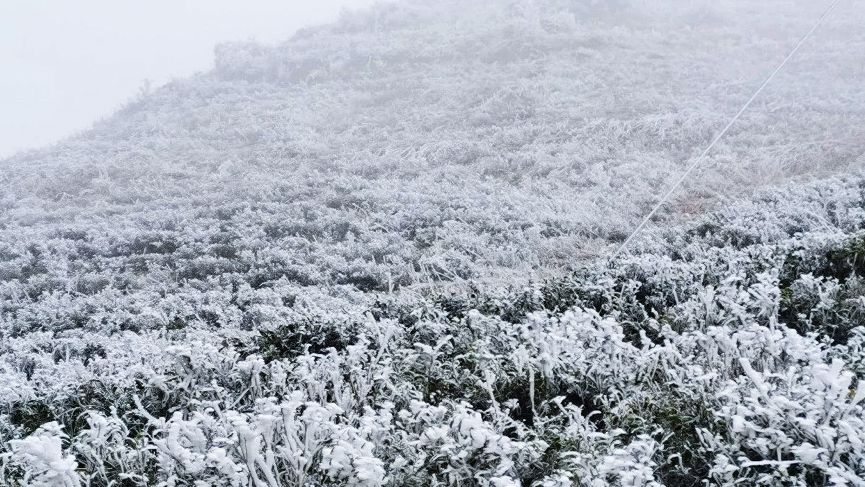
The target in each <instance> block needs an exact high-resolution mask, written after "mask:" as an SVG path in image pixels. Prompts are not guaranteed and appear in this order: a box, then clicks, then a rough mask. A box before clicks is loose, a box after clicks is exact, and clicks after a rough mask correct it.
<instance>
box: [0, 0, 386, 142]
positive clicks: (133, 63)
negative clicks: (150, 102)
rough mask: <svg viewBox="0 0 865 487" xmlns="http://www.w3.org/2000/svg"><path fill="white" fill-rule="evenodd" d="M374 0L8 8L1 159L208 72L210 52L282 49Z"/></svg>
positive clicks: (3, 15)
mask: <svg viewBox="0 0 865 487" xmlns="http://www.w3.org/2000/svg"><path fill="white" fill-rule="evenodd" d="M373 3H374V1H373V0H316V1H314V2H307V1H300V0H245V1H242V2H241V1H237V0H149V1H147V2H131V1H126V2H117V1H110V0H75V1H74V2H69V1H68V0H3V1H2V2H0V71H2V73H3V74H2V76H0V158H3V157H7V156H10V155H12V154H13V153H15V152H17V151H19V150H23V149H28V148H34V147H39V146H42V145H45V144H49V143H51V142H54V141H57V140H59V139H61V138H63V137H65V136H67V135H70V134H71V133H73V132H75V131H77V130H82V129H86V128H87V127H89V126H90V124H91V123H92V122H94V121H95V120H97V119H99V118H100V117H103V116H106V115H108V114H110V113H111V112H112V111H113V110H114V109H115V108H116V107H117V106H118V105H119V104H121V103H122V102H124V101H125V100H127V99H128V98H130V97H131V96H133V95H134V94H135V93H137V91H138V90H139V89H140V88H141V87H142V86H143V84H144V82H145V80H146V79H149V80H151V81H152V82H153V86H158V85H160V84H163V83H165V82H167V81H168V80H170V79H171V78H172V77H185V76H189V75H191V74H193V73H195V72H197V71H203V70H206V69H209V68H210V67H211V65H212V63H213V47H214V45H215V44H217V43H219V42H222V41H227V40H245V39H249V38H255V39H256V40H258V41H260V42H263V43H277V42H280V41H283V40H285V39H287V38H288V37H290V36H291V35H292V34H293V33H294V32H295V31H296V30H297V29H299V28H301V27H304V26H307V25H311V24H319V23H324V22H328V21H331V20H335V19H336V18H337V17H338V16H339V12H340V11H341V10H342V9H343V8H349V9H354V8H361V7H365V6H369V5H371V4H373Z"/></svg>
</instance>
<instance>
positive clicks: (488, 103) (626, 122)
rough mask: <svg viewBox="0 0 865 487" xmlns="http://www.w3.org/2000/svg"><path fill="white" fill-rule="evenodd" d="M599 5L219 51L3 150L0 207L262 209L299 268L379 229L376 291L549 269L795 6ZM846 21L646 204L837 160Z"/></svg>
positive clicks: (758, 56)
mask: <svg viewBox="0 0 865 487" xmlns="http://www.w3.org/2000/svg"><path fill="white" fill-rule="evenodd" d="M623 5H624V6H623ZM618 8H619V9H620V10H619V12H620V13H618V14H616V15H613V14H612V12H613V10H614V7H607V9H604V8H603V7H595V8H590V6H589V5H588V4H586V3H582V2H553V1H549V2H535V3H532V2H523V3H519V2H503V1H502V2H484V3H479V4H471V3H470V4H468V5H465V4H464V2H436V3H435V4H434V5H432V4H426V3H423V2H406V3H402V4H395V5H391V4H383V5H380V6H378V7H376V8H375V9H373V10H370V11H368V12H359V13H355V14H351V15H347V16H346V17H345V18H343V19H342V20H341V21H340V22H338V23H337V24H335V25H331V26H325V27H322V28H317V29H312V30H309V31H305V32H301V33H298V34H297V35H296V36H295V37H294V38H293V39H291V40H289V41H287V42H286V43H285V44H283V45H281V46H278V47H275V48H266V47H262V46H258V45H255V44H249V43H240V44H231V45H224V46H220V47H219V48H218V49H217V59H216V69H215V70H214V71H212V72H210V73H205V74H202V75H199V76H197V77H194V78H191V79H187V80H177V81H174V82H172V83H169V84H168V85H167V86H165V87H162V88H160V89H158V90H156V91H154V92H153V93H150V94H149V95H146V96H143V97H141V98H140V99H139V100H137V101H135V102H132V103H130V104H129V105H128V106H127V107H126V108H125V109H123V110H121V111H120V112H118V113H117V114H116V115H114V116H113V117H110V118H108V119H106V120H104V121H102V122H100V123H98V124H96V126H95V127H94V128H93V129H92V130H91V131H88V132H85V133H82V134H80V135H78V136H76V137H73V138H72V139H70V140H67V141H65V142H63V143H61V144H58V145H57V146H55V147H52V148H50V149H48V150H44V151H37V152H33V153H29V154H23V155H20V156H18V157H16V158H13V159H11V160H8V161H6V163H5V165H6V167H7V173H6V178H7V183H8V184H7V185H6V187H5V189H4V202H5V203H4V211H3V220H4V221H5V222H7V224H11V225H17V224H21V225H30V222H34V223H35V222H41V221H44V220H58V219H59V220H62V221H69V220H70V219H72V218H73V217H74V218H76V219H78V220H79V221H81V222H82V224H85V222H86V225H87V226H89V227H91V228H92V227H93V226H98V225H100V223H99V222H109V221H110V222H111V223H110V224H109V226H111V227H113V228H118V227H127V228H138V229H140V230H142V231H149V230H152V229H150V228H149V227H148V224H147V223H144V222H140V221H138V220H142V219H143V220H144V221H148V220H160V219H163V218H167V219H173V220H175V221H178V222H185V223H184V224H183V225H189V226H190V227H191V228H189V229H188V230H189V231H186V230H187V229H185V228H183V226H180V227H177V230H176V231H177V232H180V234H178V235H176V236H175V238H176V239H185V238H188V237H187V236H188V235H190V234H193V233H196V230H194V228H195V227H196V226H198V225H200V223H201V221H202V220H201V216H203V215H202V214H201V213H202V210H201V209H202V208H212V209H213V210H214V211H218V212H221V213H222V214H224V215H227V214H235V213H237V212H239V211H242V210H243V211H246V209H247V208H248V209H249V210H248V211H249V212H251V213H252V214H254V215H256V217H255V219H257V220H258V221H253V222H248V221H246V222H245V221H237V222H236V221H234V219H233V217H227V216H224V217H223V219H222V220H221V221H220V223H219V225H222V226H224V227H225V228H227V229H229V233H230V232H231V231H234V232H235V233H237V232H241V233H244V234H246V235H249V234H250V230H249V229H248V227H252V229H254V228H261V227H263V226H266V225H267V224H268V222H270V221H271V220H278V221H279V222H280V225H282V226H283V227H285V228H282V229H278V230H274V231H272V232H270V233H268V234H266V235H260V236H259V238H261V239H263V240H262V241H263V242H264V243H263V245H265V246H266V247H268V248H279V249H282V250H285V251H286V252H288V253H289V254H292V260H293V261H294V262H293V263H294V264H296V265H298V266H307V265H310V266H312V267H311V268H315V269H318V270H320V271H321V272H323V273H324V276H326V277H315V278H311V279H312V281H314V282H317V283H322V282H334V281H339V280H340V279H343V280H344V279H348V277H346V274H347V273H349V274H350V273H351V272H352V271H350V270H348V269H347V268H346V265H349V264H350V263H351V262H354V261H358V259H360V260H363V261H365V262H366V263H367V264H369V263H370V262H372V261H375V262H376V263H377V264H378V265H382V264H383V263H381V262H380V259H378V257H376V256H375V255H369V254H368V253H363V252H361V255H356V251H355V250H354V249H353V246H351V245H346V244H345V242H344V240H345V238H346V237H347V236H348V235H349V234H351V235H352V236H353V238H354V240H355V242H357V243H359V244H362V245H363V246H364V247H374V246H381V245H385V246H387V248H388V251H387V253H388V254H391V255H395V256H399V259H398V260H397V262H388V263H386V264H384V265H385V267H377V266H370V265H367V264H363V265H361V264H360V262H358V265H359V266H361V267H366V270H364V273H365V274H368V277H369V278H370V279H373V280H375V285H374V286H373V287H375V288H378V289H385V288H386V287H387V285H386V283H385V281H386V277H385V274H386V273H387V272H390V273H391V275H392V278H391V280H392V281H396V282H398V283H399V284H400V285H404V284H412V283H419V282H426V281H427V280H428V279H433V280H453V279H461V278H462V279H464V278H480V277H482V276H488V275H490V274H496V273H504V274H505V275H507V274H508V272H507V270H508V269H510V270H512V271H513V272H515V273H523V274H524V273H525V272H526V271H530V270H539V269H543V268H549V269H561V268H567V267H568V266H569V265H571V263H573V262H575V261H577V260H579V259H580V258H581V256H584V255H586V254H587V255H594V254H596V253H597V252H599V251H600V249H601V248H602V247H603V246H604V245H605V244H606V242H607V241H609V240H614V241H615V240H620V239H621V238H623V236H624V235H625V234H626V233H627V232H629V231H630V229H632V228H633V226H634V224H635V221H636V219H637V218H638V217H639V216H640V215H642V214H644V213H645V211H646V209H647V208H648V207H649V206H651V204H652V203H653V202H654V201H655V198H656V197H657V195H659V194H661V193H662V192H663V191H664V190H665V188H666V185H668V184H670V182H671V181H672V180H673V179H674V176H675V175H677V174H678V172H679V171H681V168H682V167H683V166H684V165H685V164H686V163H687V162H688V159H689V158H690V157H692V156H694V155H695V154H696V153H697V152H698V151H699V150H700V149H701V148H702V147H703V146H705V145H706V144H707V143H708V141H709V140H710V138H711V137H712V136H713V135H714V133H715V132H716V131H717V130H718V129H719V128H720V127H722V126H723V125H724V124H725V123H726V121H727V120H728V119H729V117H730V116H731V115H732V114H733V113H735V111H736V110H738V108H739V107H740V106H741V104H742V103H743V102H744V100H746V99H747V97H748V96H750V94H751V92H752V91H753V90H754V89H755V88H756V86H757V85H758V84H759V83H760V81H761V80H762V79H763V78H764V77H765V75H766V74H767V73H768V72H769V71H770V70H771V69H772V67H773V66H774V65H776V64H777V63H778V62H779V61H780V59H782V58H783V56H784V55H786V53H787V52H788V50H789V49H790V48H791V46H792V45H793V44H794V43H795V41H796V40H797V39H798V36H800V35H801V33H802V32H804V31H805V30H807V28H808V27H809V26H810V23H811V22H812V21H813V19H814V18H815V16H816V14H818V13H819V9H818V8H817V6H813V5H810V4H806V3H802V4H801V5H799V4H797V5H795V6H791V5H788V4H787V3H784V2H781V3H779V4H777V5H776V4H771V3H761V4H760V6H759V7H757V6H753V5H751V4H746V3H741V4H740V3H736V4H731V5H728V6H726V7H725V8H721V7H718V6H711V5H708V4H699V3H694V4H691V5H689V6H688V7H686V8H684V9H682V8H678V7H676V8H673V7H664V4H655V5H649V6H648V7H643V10H640V8H637V6H630V7H627V4H622V5H620V6H619V7H618ZM621 12H624V13H621ZM647 12H648V13H647ZM778 12H789V14H787V15H786V16H783V15H780V16H779V13H778ZM860 14H861V12H859V11H857V10H851V9H849V8H848V10H847V11H839V13H838V14H837V15H836V16H834V17H833V18H832V19H831V20H830V22H828V23H827V25H826V26H825V27H824V28H823V29H821V31H820V32H819V34H818V35H817V36H815V38H814V39H813V40H812V41H811V42H810V43H809V46H808V48H806V49H804V50H803V51H802V52H801V53H800V55H798V56H797V57H796V59H795V60H794V62H792V63H791V65H790V66H789V68H788V69H787V70H785V72H784V73H783V74H782V75H781V76H780V77H779V78H778V79H777V80H776V82H775V83H774V84H773V85H772V86H771V88H770V89H769V90H767V92H766V93H764V95H763V96H762V97H761V99H760V100H759V101H758V102H757V103H756V104H755V106H754V107H753V108H752V109H751V110H750V111H749V112H748V113H747V114H746V115H745V117H744V118H743V120H742V121H741V122H740V123H739V124H737V125H736V127H735V128H734V130H733V131H732V132H731V134H730V135H729V136H728V137H727V138H726V139H725V140H724V141H722V142H721V144H720V146H719V148H718V149H717V150H716V151H715V153H714V155H713V156H712V157H711V158H710V160H708V161H706V163H705V165H704V169H702V170H701V171H700V172H699V174H697V175H696V177H695V178H694V182H693V183H692V184H691V185H690V187H689V188H687V190H686V191H684V192H683V193H682V195H681V196H680V197H679V198H677V200H676V201H674V202H673V203H672V204H671V206H670V208H669V211H667V212H665V215H667V216H664V217H663V218H671V217H672V218H675V215H678V214H681V213H695V212H700V211H701V210H703V209H705V208H707V205H709V204H710V203H711V202H712V201H714V200H715V199H716V198H717V196H719V195H725V194H740V193H741V192H743V191H747V190H749V189H752V188H754V187H759V186H760V185H763V184H775V183H779V182H781V181H784V180H786V179H789V178H801V177H813V176H815V175H820V174H824V175H825V174H830V173H833V172H837V171H844V170H846V169H847V168H849V167H851V166H857V165H861V163H862V161H861V158H860V154H861V153H862V146H861V141H862V140H863V138H862V127H863V123H862V119H861V116H862V113H863V112H862V109H861V107H862V106H865V94H863V88H862V84H861V83H860V82H859V80H861V78H862V75H863V74H865V73H863V72H862V70H863V69H865V68H863V64H862V63H861V62H859V61H860V60H859V59H858V58H857V54H856V53H857V52H859V50H857V49H856V48H855V46H857V45H859V44H860V43H862V42H863V37H862V34H861V32H860V31H859V30H858V29H856V26H857V25H860V24H859V23H858V22H859V20H861V18H860V17H861V15H860ZM842 41H843V44H841V43H842ZM165 211H169V213H170V214H172V215H173V217H171V218H168V217H166V216H165V215H164V214H163V213H164V212H165ZM204 213H206V212H204ZM106 216H107V218H106ZM214 225H215V222H211V223H209V226H210V227H213V226H214ZM61 226H62V225H61ZM346 226H348V227H350V230H348V231H347V230H346ZM40 228H52V229H53V228H54V226H53V225H47V226H46V225H42V224H41V223H40ZM164 230H165V229H161V231H164ZM52 231H54V230H52ZM202 231H205V232H207V230H202ZM184 234H185V235H186V236H184ZM211 237H212V236H211ZM46 238H50V236H49V235H44V234H43V235H42V236H41V238H40V240H43V241H44V240H45V239H46ZM212 238H215V237H212ZM385 242H387V243H385ZM234 244H235V245H236V246H237V247H238V254H242V253H243V252H242V251H243V250H244V249H246V246H245V244H244V242H242V241H240V240H237V239H236V241H235V242H234ZM309 248H312V250H308V249H309ZM250 250H251V249H250ZM304 254H309V255H311V256H312V257H300V255H304ZM323 254H326V255H336V256H340V257H343V258H344V259H345V260H346V261H347V264H345V265H343V264H337V263H328V262H326V259H325V257H324V256H323ZM309 272H312V271H311V270H310V271H309Z"/></svg>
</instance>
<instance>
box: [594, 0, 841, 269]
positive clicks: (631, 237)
mask: <svg viewBox="0 0 865 487" xmlns="http://www.w3.org/2000/svg"><path fill="white" fill-rule="evenodd" d="M839 3H840V0H837V1H836V2H835V3H833V4H832V6H831V7H829V8H828V9H827V10H826V12H825V13H824V14H823V16H822V17H820V20H818V21H817V23H816V24H814V27H811V30H810V31H808V33H807V34H805V37H803V38H802V40H801V41H799V43H798V44H796V47H794V48H793V50H792V51H790V54H788V55H787V57H786V58H785V59H784V61H783V62H782V63H781V65H780V66H778V68H777V69H775V71H773V72H772V74H770V75H769V77H768V78H766V81H764V82H763V84H762V85H760V87H759V88H758V89H757V91H755V92H754V94H753V95H752V96H751V99H750V100H748V102H747V103H745V105H744V106H743V107H742V109H741V110H739V113H737V114H736V116H735V117H733V119H732V120H730V123H728V124H727V126H726V127H724V130H722V131H721V133H719V134H718V135H717V136H716V137H715V140H713V141H712V143H711V144H709V147H706V150H704V151H703V153H702V154H700V155H699V157H697V158H696V159H695V160H694V162H693V164H691V166H690V167H688V170H687V171H685V173H684V174H682V177H680V178H679V180H678V181H676V184H674V185H673V187H672V188H670V190H669V191H667V194H665V195H664V196H663V198H661V200H660V201H658V204H657V205H655V207H654V208H652V211H650V212H649V214H648V215H646V217H645V218H644V219H643V221H642V222H640V225H639V226H638V227H637V228H636V229H635V230H634V232H633V233H631V235H630V236H629V237H628V238H627V239H626V240H625V242H624V243H623V244H622V246H621V247H619V249H618V250H616V252H615V253H614V254H613V255H612V256H611V257H610V259H614V258H616V256H618V255H619V254H620V253H622V251H623V250H625V249H626V248H627V247H628V244H629V243H631V240H633V239H634V237H635V236H637V234H638V233H640V230H642V229H643V227H645V226H646V224H647V223H649V220H651V219H652V217H653V216H654V215H655V213H657V211H658V210H659V209H660V208H661V206H663V204H664V203H666V202H667V199H668V198H669V197H670V196H671V195H672V194H673V193H674V192H675V191H676V190H677V189H678V188H679V186H681V184H682V182H684V181H685V179H687V178H688V176H689V175H690V174H691V171H693V170H694V168H696V167H697V165H699V164H700V162H701V161H702V160H703V158H704V157H706V155H707V154H708V153H709V151H710V150H712V148H713V147H715V144H717V143H718V141H719V140H721V138H722V137H723V136H724V135H725V134H726V133H727V131H728V130H730V127H732V126H733V124H734V123H736V121H737V120H739V117H741V116H742V114H743V113H745V110H747V109H748V107H749V106H751V103H752V102H753V101H754V100H755V99H756V98H757V96H758V95H759V94H760V92H762V91H763V88H765V87H766V86H767V85H768V84H769V83H770V82H771V81H772V79H773V78H774V77H775V75H776V74H778V72H779V71H781V70H782V69H783V68H784V66H786V65H787V62H788V61H789V60H790V59H791V58H792V57H793V55H795V54H796V52H797V51H798V50H799V48H800V47H802V45H803V44H805V41H807V40H808V38H809V37H811V34H813V33H814V31H816V30H817V28H818V27H820V24H822V23H823V21H824V20H826V17H828V16H829V14H831V13H832V11H833V10H835V7H837V6H838V4H839Z"/></svg>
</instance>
